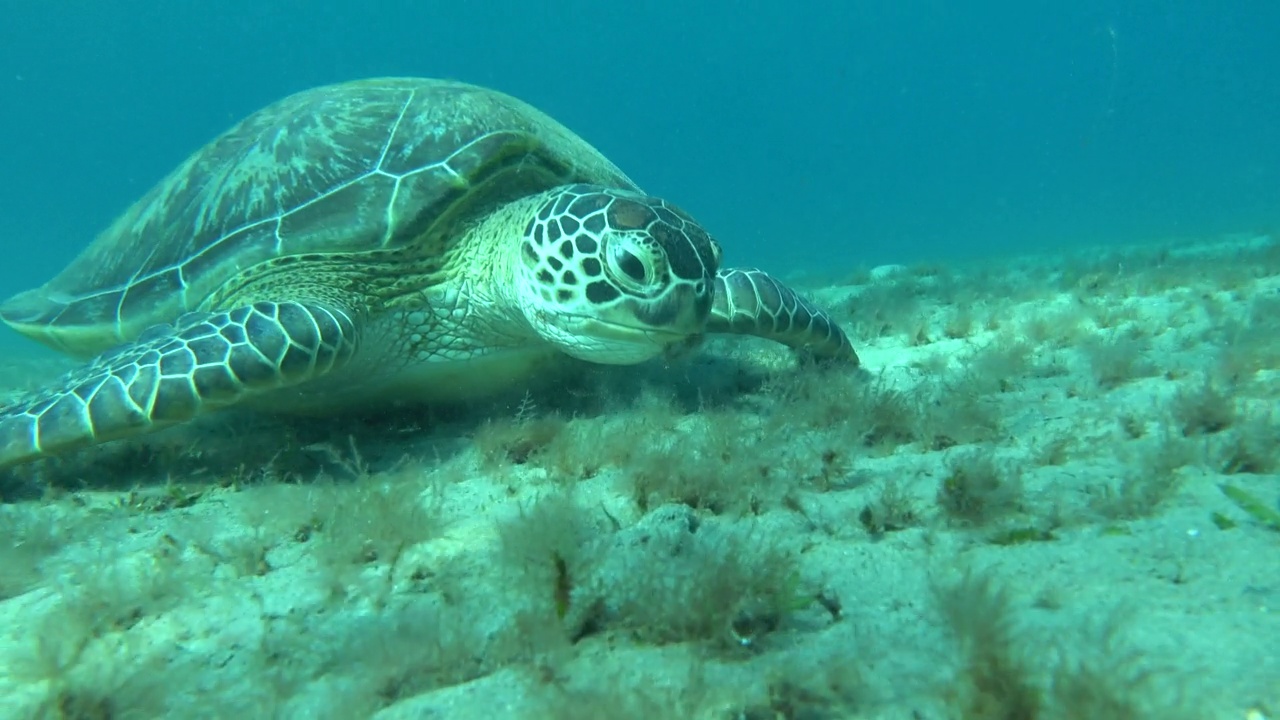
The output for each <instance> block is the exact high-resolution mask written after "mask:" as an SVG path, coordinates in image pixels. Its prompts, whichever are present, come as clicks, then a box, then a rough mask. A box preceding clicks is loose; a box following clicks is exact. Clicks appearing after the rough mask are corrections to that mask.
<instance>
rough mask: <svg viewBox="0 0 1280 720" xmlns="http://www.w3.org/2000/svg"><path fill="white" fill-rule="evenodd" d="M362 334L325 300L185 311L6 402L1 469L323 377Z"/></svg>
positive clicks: (0, 429) (0, 416)
mask: <svg viewBox="0 0 1280 720" xmlns="http://www.w3.org/2000/svg"><path fill="white" fill-rule="evenodd" d="M356 336H357V330H356V325H355V323H354V322H353V321H352V319H351V316H350V315H349V314H347V313H346V312H343V311H341V310H338V309H336V308H333V307H329V306H327V305H323V304H318V303H307V302H280V303H275V302H259V303H254V304H253V305H248V306H245V307H240V308H236V309H234V310H230V311H227V312H221V313H190V314H187V315H184V316H183V317H181V318H179V319H178V321H177V322H176V323H174V324H173V325H158V326H155V327H153V328H151V329H149V330H147V331H146V332H145V333H143V334H142V336H141V337H139V338H138V339H137V340H136V341H134V342H131V343H127V344H125V345H121V346H120V347H117V348H115V349H113V350H110V351H108V352H106V353H104V354H102V355H100V356H98V357H97V358H96V359H94V360H92V361H90V362H89V363H87V364H85V365H84V366H82V367H80V368H77V369H75V370H73V371H71V372H70V373H68V374H67V375H65V376H63V377H62V378H61V379H60V380H59V381H57V382H56V383H54V384H52V385H50V386H48V387H46V388H44V389H42V390H38V391H36V392H34V393H32V394H30V395H28V396H26V397H24V398H21V399H20V400H19V401H18V402H17V403H15V404H13V405H10V406H8V407H5V408H0V467H5V466H8V465H16V464H18V463H22V462H26V461H28V460H33V459H35V458H37V457H39V456H41V455H46V454H51V453H54V452H57V451H60V450H68V449H71V448H76V447H82V446H86V445H93V444H97V443H101V442H106V441H108V440H115V439H119V438H125V437H131V436H135V435H141V434H143V433H147V432H151V431H153V430H158V429H160V428H162V427H165V426H168V425H172V424H175V423H179V422H183V421H186V420H190V419H191V418H193V417H195V416H197V415H199V414H201V413H202V412H204V411H206V410H210V409H214V408H219V407H226V406H228V405H234V404H236V403H238V402H240V401H242V400H245V399H248V398H251V397H253V396H255V395H260V394H262V393H263V392H267V391H270V390H275V389H278V388H283V387H288V386H292V385H297V384H299V383H302V382H305V381H307V380H311V379H313V378H316V377H319V376H322V375H324V374H325V373H328V372H330V371H331V370H333V369H335V368H337V367H339V366H341V365H342V364H344V363H345V362H346V361H347V360H348V359H349V358H350V357H351V355H352V353H353V352H354V350H355V347H356V341H357V337H356Z"/></svg>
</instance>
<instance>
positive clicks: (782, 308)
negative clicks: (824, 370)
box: [706, 268, 858, 365]
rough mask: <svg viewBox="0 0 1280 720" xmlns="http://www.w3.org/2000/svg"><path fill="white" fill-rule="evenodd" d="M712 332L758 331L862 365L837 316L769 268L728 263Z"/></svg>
mask: <svg viewBox="0 0 1280 720" xmlns="http://www.w3.org/2000/svg"><path fill="white" fill-rule="evenodd" d="M706 331H707V332H708V333H731V334H735V335H754V336H756V337H762V338H766V339H768V340H773V341H775V342H780V343H782V344H783V345H786V346H788V347H791V348H793V349H794V350H796V352H798V353H800V354H801V355H806V356H809V357H811V358H813V359H815V360H830V361H839V362H848V363H852V364H853V365H857V364H858V354H857V352H855V351H854V349H853V344H852V343H851V342H849V336H848V335H845V333H844V331H843V330H841V329H840V326H839V325H837V324H836V322H835V320H832V319H831V316H830V315H828V314H827V313H826V312H825V311H823V310H820V309H819V308H818V307H816V306H815V305H813V304H812V303H810V302H809V301H808V300H805V299H804V298H802V297H800V296H799V295H798V294H797V293H796V291H794V290H792V289H791V288H789V287H787V286H786V285H783V284H782V283H781V282H779V281H778V280H776V279H775V278H773V277H771V276H770V275H769V274H768V273H766V272H764V271H762V270H756V269H755V268H726V269H722V270H720V271H719V272H717V273H716V292H715V304H714V305H712V307H711V317H710V318H709V319H708V320H707V329H706Z"/></svg>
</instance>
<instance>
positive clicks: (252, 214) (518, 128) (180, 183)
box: [0, 78, 636, 356]
mask: <svg viewBox="0 0 1280 720" xmlns="http://www.w3.org/2000/svg"><path fill="white" fill-rule="evenodd" d="M571 182H588V183H595V184H600V185H606V186H610V187H618V188H628V189H636V188H635V186H634V184H633V183H632V182H631V181H630V180H629V179H627V177H626V176H625V175H624V174H623V173H622V172H621V171H620V170H618V168H617V167H615V166H614V165H613V164H612V163H611V162H609V161H608V160H607V159H606V158H605V157H603V156H602V155H601V154H600V153H599V152H597V151H596V150H595V149H594V148H592V147H591V146H590V145H588V144H587V143H586V142H585V141H583V140H582V139H581V138H579V137H578V136H576V135H575V134H573V133H572V132H570V131H569V130H568V129H566V128H565V127H564V126H562V125H560V124H559V123H557V122H556V121H555V120H552V119H551V118H550V117H548V116H547V115H545V114H543V113H542V112H540V111H538V110H536V109H534V108H533V107H531V106H529V105H527V104H525V103H524V102H521V101H520V100H517V99H515V98H512V97H510V96H507V95H504V94H502V93H499V92H496V91H493V90H489V89H485V88H480V87H476V86H473V85H467V84H464V83H458V82H452V81H445V80H432V79H418V78H381V79H371V80H360V81H356V82H349V83H343V84H339V85H330V86H325V87H319V88H315V89H312V90H307V91H304V92H301V93H298V94H296V95H293V96H290V97H287V98H285V99H283V100H280V101H279V102H276V103H275V104H272V105H270V106H268V107H266V108H264V109H262V110H260V111H258V112H256V113H254V114H253V115H251V116H249V117H248V118H246V119H245V120H243V121H242V122H240V123H239V124H237V125H236V126H234V127H233V128H231V129H230V130H228V131H227V132H226V133H224V134H223V135H221V136H220V137H218V138H217V139H215V140H213V141H212V142H210V143H209V144H208V145H206V146H205V147H204V148H202V149H201V150H199V151H198V152H196V153H195V154H194V155H192V156H191V157H190V158H188V159H187V161H186V162H184V163H183V164H182V165H180V166H179V167H178V168H177V169H175V170H174V171H173V172H172V173H170V174H169V175H168V176H167V177H166V178H164V180H162V181H161V182H160V183H159V184H157V185H156V186H155V187H154V188H152V189H151V190H150V191H149V192H148V193H147V194H146V195H145V196H143V197H142V198H141V199H140V200H138V201H137V202H136V203H135V204H134V205H133V206H132V207H130V208H129V209H128V210H127V211H126V212H125V213H124V214H123V215H122V216H120V217H119V218H118V219H117V220H116V221H115V222H114V223H113V224H112V225H111V226H110V227H108V228H107V229H106V230H105V231H104V232H102V233H101V234H100V235H99V236H98V237H97V238H96V239H95V240H94V241H93V243H92V244H90V245H89V247H88V248H86V249H85V250H84V251H83V252H82V253H81V254H80V255H79V256H78V257H77V258H76V259H75V260H73V261H72V262H71V264H70V265H68V266H67V267H66V268H65V269H64V270H63V271H62V272H61V273H60V274H58V275H57V276H56V277H54V278H53V279H52V280H50V281H49V282H48V283H46V284H45V285H43V286H42V287H39V288H36V289H34V290H29V291H27V292H24V293H21V294H19V295H16V296H14V297H13V298H11V299H9V300H8V301H6V302H4V303H3V304H0V319H3V320H4V321H5V322H7V323H8V324H10V325H12V326H14V327H15V328H16V329H18V330H19V331H21V332H23V333H24V334H27V335H30V336H32V337H34V338H36V339H38V340H40V341H42V342H45V343H46V344H48V345H51V346H53V347H55V348H57V349H59V350H62V351H64V352H68V353H70V354H73V355H82V356H83V355H92V354H95V353H97V352H100V351H102V350H104V349H106V348H108V347H111V346H113V345H115V344H117V343H119V342H121V341H125V340H130V339H132V338H134V337H136V336H137V335H138V334H139V333H141V332H142V330H144V329H145V328H146V327H148V326H151V325H154V324H156V323H161V322H167V321H170V320H172V319H174V318H176V317H178V316H180V315H181V314H182V313H184V312H187V311H190V310H196V309H200V308H201V307H202V302H204V301H205V300H206V298H208V297H209V296H210V294H211V293H213V292H214V291H216V290H217V289H218V288H219V287H220V286H221V285H223V284H224V283H227V282H228V281H229V280H231V279H232V278H235V277H236V276H237V275H238V274H239V273H241V272H243V271H244V270H245V269H246V268H250V267H253V266H254V265H257V264H259V263H263V262H266V261H270V260H273V259H278V258H282V257H286V256H295V255H309V254H316V253H349V254H355V255H357V256H358V255H359V254H361V253H372V252H377V251H379V250H393V249H397V248H403V247H406V246H410V245H413V244H417V243H427V244H428V246H427V249H426V250H425V251H426V252H440V253H443V252H445V251H446V250H447V248H448V246H449V241H450V240H452V239H453V238H454V237H455V236H456V230H457V227H458V223H460V222H465V221H467V220H468V219H470V218H473V217H476V216H477V215H478V214H479V213H482V212H485V211H487V210H488V209H489V208H492V207H495V206H496V205H497V204H499V203H503V202H507V201H509V200H512V199H515V198H518V197H521V196H524V195H527V194H530V193H534V192H539V191H542V190H545V189H548V188H550V187H554V186H556V185H559V184H564V183H571ZM431 243H434V244H435V245H434V246H433V245H430V244H431ZM304 265H305V264H302V263H300V266H304Z"/></svg>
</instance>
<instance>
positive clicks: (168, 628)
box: [0, 236, 1280, 720]
mask: <svg viewBox="0 0 1280 720" xmlns="http://www.w3.org/2000/svg"><path fill="white" fill-rule="evenodd" d="M795 281H796V282H799V283H803V284H805V286H806V287H805V291H806V293H807V294H809V295H810V296H811V297H813V298H815V299H816V300H818V301H819V302H820V304H822V305H824V306H825V307H828V308H830V309H831V310H832V312H833V314H835V316H836V317H837V318H838V319H839V320H840V322H841V323H842V324H843V325H844V326H845V327H846V328H847V329H848V330H849V331H850V332H851V334H852V335H853V336H854V339H855V345H856V346H857V347H858V349H859V352H860V354H861V357H862V361H863V366H862V368H860V369H857V370H853V369H850V368H840V367H834V368H822V367H809V366H799V365H797V364H796V362H795V361H794V360H793V359H792V358H791V357H790V356H789V354H788V353H786V352H785V351H783V350H782V349H779V348H775V347H773V346H770V345H768V344H766V343H761V342H741V341H737V340H716V341H713V342H710V343H708V344H707V346H706V347H704V348H703V349H702V350H701V351H700V352H699V353H698V354H696V355H695V356H693V357H689V358H684V359H681V360H679V361H673V362H669V363H653V364H651V365H649V366H644V367H640V368H632V369H621V370H619V369H612V370H610V369H582V370H583V371H582V372H578V373H575V374H576V375H578V376H579V377H578V379H577V380H576V381H574V382H573V383H572V384H553V385H551V386H550V387H538V388H531V389H529V391H528V393H526V392H525V389H523V388H516V389H515V390H514V392H513V394H512V396H511V397H509V398H500V399H498V400H495V401H494V402H493V403H489V404H485V405H483V406H478V407H476V408H472V409H470V410H469V411H468V412H449V413H445V412H440V411H433V412H427V411H426V410H421V409H400V410H397V411H395V412H394V413H388V414H387V415H385V416H382V417H379V418H333V419H328V420H323V421H319V420H313V421H298V420H284V419H277V418H267V417H261V416H253V415H249V414H236V413H227V414H224V415H219V416H215V417H212V418H210V419H209V420H208V421H206V422H203V423H200V424H198V425H196V426H193V427H189V428H180V429H175V430H170V431H166V432H164V433H160V434H158V435H155V436H151V437H148V438H143V439H139V440H137V441H129V442H124V443H114V444H110V445H107V446H104V447H102V448H96V449H92V450H88V451H84V452H80V453H76V454H73V455H71V456H68V457H66V458H60V459H57V460H53V461H47V462H41V463H36V464H33V465H29V466H24V467H21V468H16V469H13V470H9V471H0V497H2V498H3V499H4V501H5V504H3V505H0V543H3V553H2V554H0V717H3V718H28V717H31V718H37V717H70V718H135V717H136V718H150V717H182V718H228V717H234V718H311V717H314V718H362V717H376V718H380V719H383V720H390V719H393V718H405V719H407V718H424V717H449V718H486V719H488V718H604V717H608V718H632V717H634V718H641V717H643V718H653V717H662V718H923V719H932V718H1099V719H1103V720H1105V719H1107V718H1246V717H1249V718H1275V717H1278V716H1280V504H1278V502H1277V501H1278V500H1280V482H1278V481H1277V480H1278V478H1280V475H1277V473H1278V472H1280V432H1278V430H1280V428H1278V425H1277V422H1278V418H1277V415H1276V410H1275V401H1276V398H1277V395H1278V394H1280V243H1278V242H1277V240H1276V239H1275V238H1272V237H1268V236H1248V237H1230V238H1220V239H1214V240H1212V241H1195V242H1192V241H1181V242H1170V243H1162V244H1159V245H1149V246H1141V247H1134V248H1127V249H1094V250H1089V251H1084V252H1081V253H1079V254H1075V255H1071V256H1061V257H1027V258H1019V259H1015V260H1007V259H1005V260H999V261H995V260H993V261H988V262H985V263H970V264H967V265H964V266H947V265H934V266H906V267H897V266H895V267H884V268H873V269H872V268H869V269H866V270H860V271H857V272H854V271H850V272H849V273H847V274H846V276H844V277H836V278H826V279H813V278H807V279H806V278H798V279H795ZM63 365H64V364H63V363H60V362H58V361H51V360H49V359H47V358H41V359H39V360H31V361H24V360H22V359H20V358H18V357H16V356H10V357H9V358H8V359H7V360H5V361H4V362H3V368H2V371H0V388H7V390H3V391H0V392H15V393H16V392H18V391H20V390H21V389H23V388H27V387H31V386H34V385H36V384H38V383H39V382H40V381H41V380H42V379H45V378H48V377H50V376H52V375H53V374H55V373H56V371H58V370H59V369H60V367H61V366H63Z"/></svg>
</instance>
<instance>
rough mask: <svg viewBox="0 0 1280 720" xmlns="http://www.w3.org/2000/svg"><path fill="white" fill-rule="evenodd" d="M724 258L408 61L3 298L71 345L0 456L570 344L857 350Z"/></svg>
mask: <svg viewBox="0 0 1280 720" xmlns="http://www.w3.org/2000/svg"><path fill="white" fill-rule="evenodd" d="M719 266H720V248H719V245H718V244H717V243H716V241H715V240H714V239H712V237H711V236H710V235H709V234H708V233H707V231H706V230H704V229H703V228H702V226H700V225H699V224H698V223H697V222H696V221H695V220H693V219H692V218H691V217H690V216H689V215H688V214H686V213H685V212H683V211H682V210H680V209H679V208H677V207H675V206H674V205H672V204H670V203H668V202H666V201H664V200H661V199H659V198H655V197H651V196H648V195H646V194H644V193H643V192H642V191H641V190H640V188H638V187H637V186H636V184H635V183H633V182H632V181H631V180H630V179H628V178H627V176H626V175H624V174H623V173H622V171H621V170H619V169H618V168H617V167H615V166H614V165H613V164H612V163H611V162H610V161H609V160H607V159H606V158H605V157H604V156H602V155H601V154H600V153H599V152H598V151H597V150H595V149H594V148H593V147H591V146H590V145H589V144H587V143H586V142H585V141H584V140H582V139H581V138H579V137H578V136H577V135H575V134H574V133H572V132H570V131H569V130H568V129H566V128H565V127H563V126H562V125H560V124H559V123H557V122H556V121H554V120H552V119H551V118H550V117H548V116H546V115H545V114H543V113H542V112H540V111H538V110H536V109H534V108H532V107H530V106H529V105H527V104H525V103H524V102H521V101H519V100H517V99H515V98H512V97H510V96H507V95H504V94H502V93H499V92H496V91H493V90H489V89H485V88H480V87H476V86H473V85H467V84H463V83H458V82H451V81H444V80H431V79H417V78H383V79H370V80H360V81H355V82H348V83H343V84H338V85H331V86H326V87H320V88H315V89H312V90H307V91H304V92H301V93H298V94H296V95H293V96H291V97H288V98H285V99H284V100H281V101H279V102H277V103H275V104H273V105H270V106H268V107H266V108H264V109H263V110H260V111H259V112H257V113H255V114H253V115H251V116H249V117H248V118H246V119H245V120H243V121H242V122H240V123H239V124H237V125H235V126H234V127H233V128H231V129H230V130H229V131H227V132H226V133H224V134H223V135H221V136H220V137H218V138H217V139H215V140H213V141H212V142H211V143H209V144H208V145H206V146H205V147H204V148H203V149H201V150H199V151H198V152H196V153H195V154H194V155H192V156H191V157H190V158H188V159H187V161H186V162H184V163H183V164H182V165H181V166H179V167H178V168H177V169H176V170H174V171H173V172H172V173H171V174H169V175H168V176H167V177H166V178H165V179H164V180H162V181H161V182H160V183H159V184H158V185H156V186H155V187H154V188H153V189H151V190H150V191H149V192H148V193H147V194H146V195H145V196H144V197H142V198H141V199H140V200H139V201H138V202H136V203H135V204H134V205H133V206H132V207H130V208H129V209H128V210H127V211H126V212H125V213H124V215H122V216H121V217H120V218H119V219H117V220H116V221H115V222H114V223H113V224H112V225H111V226H110V227H108V228H107V229H106V230H105V231H104V232H103V233H102V234H101V235H99V236H98V237H97V239H96V240H94V242H93V243H92V244H91V245H89V247H88V248H87V249H86V250H85V251H84V252H83V253H81V254H80V255H79V257H77V258H76V259H75V260H74V261H72V263H71V264H70V265H69V266H67V268H66V269H64V270H63V271H62V272H61V273H60V274H59V275H57V276H56V277H54V278H53V279H52V280H50V281H49V282H48V283H46V284H45V285H43V286H42V287H39V288H37V289H34V290H29V291H27V292H23V293H21V294H19V295H17V296H15V297H13V298H11V299H9V300H8V301H6V302H4V303H3V304H0V318H2V319H3V320H4V322H6V323H7V324H9V325H10V326H12V327H13V328H15V329H16V330H18V331H19V332H20V333H22V334H24V335H27V336H29V337H31V338H34V339H36V340H38V341H40V342H42V343H44V344H46V345H49V346H51V347H53V348H55V349H57V350H60V351H62V352H64V353H66V354H69V355H72V356H75V357H78V358H81V359H84V360H86V361H87V362H86V363H85V364H84V365H82V366H80V367H79V368H77V369H75V370H73V371H71V372H70V373H68V374H67V375H65V376H63V377H62V378H61V379H59V380H58V381H57V382H54V383H52V384H50V385H48V386H47V387H44V388H41V389H38V390H36V391H34V392H31V393H29V394H27V395H26V396H24V397H20V398H19V399H18V400H16V401H15V402H13V403H12V404H10V405H8V406H7V407H3V408H0V467H3V466H7V465H14V464H17V463H21V462H24V461H28V460H32V459H34V458H37V457H41V456H48V455H53V454H56V453H58V452H61V451H65V450H68V449H71V448H75V447H79V446H85V445H90V444H94V443H99V442H104V441H107V440H112V439H117V438H124V437H129V436H134V435H139V434H142V433H145V432H149V431H151V430H155V429H158V428H161V427H164V426H168V425H172V424H174V423H180V422H183V421H186V420H190V419H192V418H194V417H195V416H197V415H199V414H201V413H204V412H206V411H209V410H211V409H215V408H221V407H227V406H232V405H244V406H248V407H257V408H263V409H268V410H272V411H282V412H290V411H298V412H334V411H341V410H342V409H344V408H350V407H354V406H366V407H367V406H369V405H371V404H377V403H396V402H401V401H432V400H437V399H448V398H453V399H466V398H468V397H474V396H476V395H479V394H481V393H484V392H487V391H489V390H491V389H494V388H497V387H501V386H503V385H507V384H510V383H512V382H515V381H518V380H519V379H520V378H522V377H529V376H530V375H533V374H535V373H537V372H540V371H541V370H543V369H547V367H548V363H554V362H555V359H556V358H563V357H564V356H565V355H568V356H572V357H575V358H579V359H581V360H587V361H591V362H597V363H606V364H629V363H638V362H642V361H645V360H648V359H651V358H654V357H656V356H659V355H661V354H663V353H664V352H666V351H668V350H670V349H672V348H676V347H680V346H685V345H688V344H689V343H690V342H691V341H695V340H696V339H697V338H698V337H701V336H702V335H704V334H706V333H738V334H746V335H756V336H760V337H765V338H770V339H773V340H776V341H779V342H781V343H785V344H787V345H790V346H792V347H794V348H796V349H798V350H801V351H803V352H806V353H808V354H811V355H814V356H817V357H820V358H829V359H835V360H841V361H847V362H851V363H856V362H857V355H856V354H855V352H854V350H853V347H852V346H851V345H850V343H849V340H848V338H847V337H846V335H845V334H844V333H843V332H842V331H841V330H840V328H839V327H838V326H837V325H836V324H835V323H834V322H833V321H832V320H831V318H830V317H829V316H828V315H827V314H826V313H824V312H823V311H821V310H819V309H818V308H816V307H814V306H813V305H811V304H810V303H809V302H807V301H805V300H804V299H802V298H800V297H799V296H798V295H796V293H795V292H793V291H792V290H790V289H789V288H787V287H786V286H784V285H782V284H781V283H779V282H778V281H777V280H775V279H773V278H771V277H769V276H768V275H767V274H765V273H763V272H760V271H759V270H755V269H749V268H739V269H722V268H720V267H719Z"/></svg>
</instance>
